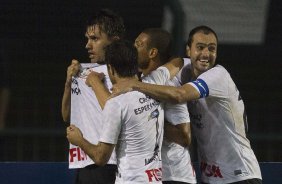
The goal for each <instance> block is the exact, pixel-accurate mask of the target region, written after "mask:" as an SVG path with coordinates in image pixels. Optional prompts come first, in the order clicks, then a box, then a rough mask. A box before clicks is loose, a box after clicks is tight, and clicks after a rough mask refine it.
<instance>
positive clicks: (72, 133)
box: [67, 125, 115, 166]
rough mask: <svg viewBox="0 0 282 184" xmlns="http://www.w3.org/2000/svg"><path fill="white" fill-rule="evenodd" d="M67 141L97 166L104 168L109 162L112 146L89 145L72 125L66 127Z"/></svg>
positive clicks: (100, 143) (101, 144) (103, 144)
mask: <svg viewBox="0 0 282 184" xmlns="http://www.w3.org/2000/svg"><path fill="white" fill-rule="evenodd" d="M67 139H68V140H69V142H70V143H71V144H73V145H76V146H79V147H80V148H81V149H82V150H83V151H84V152H85V153H86V154H87V155H88V156H89V157H90V158H91V159H92V160H93V161H94V162H95V164H96V165H98V166H104V165H105V164H106V163H107V162H108V161H109V159H110V157H111V154H112V152H113V150H114V147H115V145H114V144H108V143H103V142H99V143H98V144H97V145H95V144H91V143H90V142H89V141H88V140H86V139H84V138H83V135H82V133H81V131H80V130H79V128H77V127H76V126H74V125H71V126H69V127H67Z"/></svg>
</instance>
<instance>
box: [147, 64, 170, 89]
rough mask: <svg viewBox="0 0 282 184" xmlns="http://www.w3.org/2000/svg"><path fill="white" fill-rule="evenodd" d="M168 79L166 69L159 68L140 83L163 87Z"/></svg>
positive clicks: (168, 74)
mask: <svg viewBox="0 0 282 184" xmlns="http://www.w3.org/2000/svg"><path fill="white" fill-rule="evenodd" d="M169 79H170V73H169V70H168V69H167V68H166V67H163V66H161V67H159V68H158V69H156V70H154V71H152V72H151V73H150V74H149V75H148V76H146V77H144V78H143V79H142V81H143V82H146V83H150V84H158V85H165V83H166V81H168V80H169Z"/></svg>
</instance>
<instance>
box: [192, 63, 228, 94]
mask: <svg viewBox="0 0 282 184" xmlns="http://www.w3.org/2000/svg"><path fill="white" fill-rule="evenodd" d="M229 80H230V75H229V73H228V72H227V71H226V69H225V68H224V67H222V66H220V65H217V66H215V67H214V68H212V69H210V70H208V71H206V72H204V73H203V74H201V75H200V76H199V77H198V78H197V80H195V81H192V82H190V83H189V84H191V85H192V86H193V87H194V88H196V89H197V90H198V91H199V93H200V96H201V98H203V97H208V96H212V97H221V98H226V97H228V93H229V91H228V86H229V85H228V81H229Z"/></svg>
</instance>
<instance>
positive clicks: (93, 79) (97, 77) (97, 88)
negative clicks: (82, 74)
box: [85, 71, 111, 109]
mask: <svg viewBox="0 0 282 184" xmlns="http://www.w3.org/2000/svg"><path fill="white" fill-rule="evenodd" d="M103 78H104V74H103V73H97V72H94V71H92V72H91V73H90V74H89V75H88V76H87V78H86V81H85V83H86V85H88V86H89V87H91V88H92V90H93V91H94V93H95V95H96V97H97V100H98V102H99V104H100V106H101V108H102V109H104V106H105V104H106V102H107V100H108V98H109V96H110V95H111V93H110V91H109V90H108V88H107V87H106V86H105V85H104V83H103V81H102V79H103Z"/></svg>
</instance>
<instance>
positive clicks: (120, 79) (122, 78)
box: [115, 75, 138, 84]
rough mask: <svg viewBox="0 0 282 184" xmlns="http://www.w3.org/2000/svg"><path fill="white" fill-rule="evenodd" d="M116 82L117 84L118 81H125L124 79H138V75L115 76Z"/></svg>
mask: <svg viewBox="0 0 282 184" xmlns="http://www.w3.org/2000/svg"><path fill="white" fill-rule="evenodd" d="M115 80H116V83H117V84H118V83H119V82H126V81H131V80H137V81H138V76H137V75H135V76H133V77H117V78H116V79H115Z"/></svg>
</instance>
